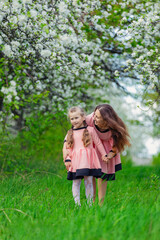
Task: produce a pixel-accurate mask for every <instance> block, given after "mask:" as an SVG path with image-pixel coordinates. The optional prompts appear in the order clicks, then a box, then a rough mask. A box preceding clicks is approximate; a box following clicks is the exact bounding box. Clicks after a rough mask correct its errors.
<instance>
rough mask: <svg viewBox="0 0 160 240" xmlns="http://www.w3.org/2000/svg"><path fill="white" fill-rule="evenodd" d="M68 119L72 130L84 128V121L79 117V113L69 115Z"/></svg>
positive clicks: (83, 118)
mask: <svg viewBox="0 0 160 240" xmlns="http://www.w3.org/2000/svg"><path fill="white" fill-rule="evenodd" d="M69 118H70V121H71V124H72V126H73V128H74V129H77V128H80V127H83V126H84V124H83V121H84V120H85V117H84V116H83V117H82V116H81V114H80V111H76V112H72V113H70V114H69Z"/></svg>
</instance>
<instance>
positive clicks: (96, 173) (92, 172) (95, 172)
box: [67, 168, 102, 180]
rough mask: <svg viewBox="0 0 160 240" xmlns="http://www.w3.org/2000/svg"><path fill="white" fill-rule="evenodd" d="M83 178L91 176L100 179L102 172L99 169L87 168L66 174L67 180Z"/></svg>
mask: <svg viewBox="0 0 160 240" xmlns="http://www.w3.org/2000/svg"><path fill="white" fill-rule="evenodd" d="M84 176H93V177H96V178H101V176H102V172H101V169H100V168H98V169H89V168H82V169H77V170H76V172H70V171H69V172H68V175H67V179H68V180H76V179H83V178H84Z"/></svg>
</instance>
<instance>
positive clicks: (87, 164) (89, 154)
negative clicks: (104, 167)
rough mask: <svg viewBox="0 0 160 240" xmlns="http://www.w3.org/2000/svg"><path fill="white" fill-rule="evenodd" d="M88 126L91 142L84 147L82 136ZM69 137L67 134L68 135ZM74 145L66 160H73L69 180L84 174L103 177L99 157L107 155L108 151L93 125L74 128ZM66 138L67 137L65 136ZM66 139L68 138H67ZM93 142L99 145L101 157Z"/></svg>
mask: <svg viewBox="0 0 160 240" xmlns="http://www.w3.org/2000/svg"><path fill="white" fill-rule="evenodd" d="M85 128H87V129H88V131H89V134H90V136H91V143H90V144H89V145H88V146H87V147H84V144H83V141H82V136H83V131H84V129H85ZM66 137H67V136H66ZM73 138H74V145H73V148H72V149H70V154H69V155H70V156H67V158H66V160H67V161H68V160H71V164H72V166H71V167H70V168H69V171H68V176H67V179H68V180H75V179H79V178H83V177H84V176H94V177H97V178H98V177H101V176H102V172H101V164H100V161H99V158H101V157H102V156H104V155H106V151H105V149H104V147H103V144H102V143H101V140H100V139H99V137H98V135H97V134H96V131H95V130H94V128H93V127H89V126H87V127H82V128H78V129H73ZM65 139H66V138H65ZM65 141H66V140H65ZM93 143H94V144H95V145H96V146H97V149H98V151H99V152H98V153H99V157H98V155H97V152H96V150H95V148H94V147H93Z"/></svg>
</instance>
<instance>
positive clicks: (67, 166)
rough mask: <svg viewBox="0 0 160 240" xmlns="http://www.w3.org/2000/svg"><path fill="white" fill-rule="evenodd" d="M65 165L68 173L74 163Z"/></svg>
mask: <svg viewBox="0 0 160 240" xmlns="http://www.w3.org/2000/svg"><path fill="white" fill-rule="evenodd" d="M64 164H65V166H66V169H67V171H69V168H70V167H71V166H72V163H71V162H65V163H64Z"/></svg>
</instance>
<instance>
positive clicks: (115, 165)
mask: <svg viewBox="0 0 160 240" xmlns="http://www.w3.org/2000/svg"><path fill="white" fill-rule="evenodd" d="M93 116H94V113H91V114H90V115H88V116H87V117H86V123H87V124H88V125H89V126H92V127H93V128H94V129H95V131H96V133H97V135H98V137H99V138H100V139H101V141H102V144H103V146H104V148H105V150H106V153H107V154H108V153H109V152H110V150H111V149H112V147H113V138H112V133H111V131H110V130H109V129H107V130H106V131H100V130H99V129H98V127H97V126H96V125H95V124H94V119H93ZM95 149H96V151H97V154H98V156H99V161H100V164H101V169H102V170H101V171H102V176H101V178H102V179H104V180H107V181H108V180H115V172H117V171H119V170H121V169H122V165H121V159H120V154H119V153H117V155H116V156H115V157H113V158H112V159H111V160H110V161H109V162H108V163H107V164H106V163H105V162H103V161H102V160H101V157H100V153H99V150H98V148H97V146H96V144H95Z"/></svg>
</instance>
